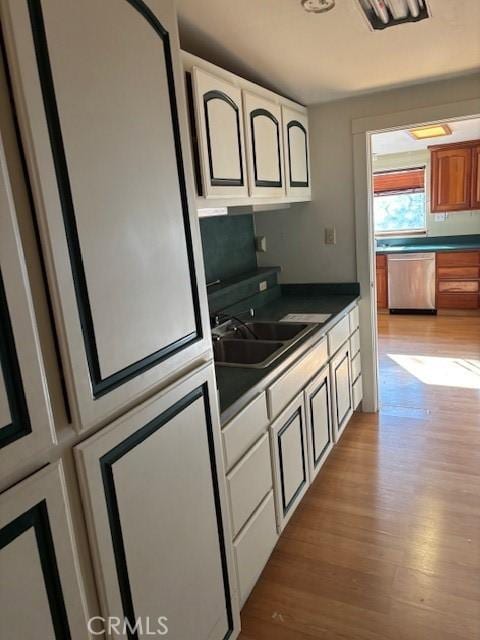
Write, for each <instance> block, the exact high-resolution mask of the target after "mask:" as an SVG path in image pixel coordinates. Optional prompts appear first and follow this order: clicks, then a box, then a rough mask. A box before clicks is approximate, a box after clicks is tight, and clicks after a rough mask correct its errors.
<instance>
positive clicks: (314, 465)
mask: <svg viewBox="0 0 480 640" xmlns="http://www.w3.org/2000/svg"><path fill="white" fill-rule="evenodd" d="M331 397H332V396H331V392H330V371H329V368H328V367H325V368H324V369H323V370H322V371H321V372H320V374H319V375H318V376H317V377H316V378H315V379H314V380H312V382H311V383H310V384H309V385H308V387H307V388H306V389H305V413H306V423H307V443H308V465H309V469H310V482H312V481H313V479H314V478H315V476H316V475H317V473H318V472H319V471H320V468H321V466H322V464H323V463H324V462H325V460H326V459H327V456H328V454H329V453H330V451H331V449H332V446H333V433H332V406H331Z"/></svg>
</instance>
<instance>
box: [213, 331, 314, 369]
mask: <svg viewBox="0 0 480 640" xmlns="http://www.w3.org/2000/svg"><path fill="white" fill-rule="evenodd" d="M317 327H318V325H316V324H307V323H303V322H251V321H250V322H245V323H243V324H240V323H238V324H236V325H235V326H234V327H233V328H229V327H228V328H227V329H226V330H225V329H223V331H222V330H220V331H214V338H215V339H214V342H213V355H214V359H215V363H216V364H219V365H224V366H230V367H253V368H257V369H262V368H264V367H268V365H270V364H271V363H272V362H273V361H274V360H275V359H276V358H278V357H279V356H280V355H281V354H282V353H284V352H285V351H286V350H287V349H289V348H290V347H291V346H292V344H294V343H295V342H297V340H300V338H302V337H303V336H305V335H307V334H308V333H310V332H311V331H314V330H315V329H316V328H317Z"/></svg>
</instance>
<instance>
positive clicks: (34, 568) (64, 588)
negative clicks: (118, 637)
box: [0, 462, 93, 640]
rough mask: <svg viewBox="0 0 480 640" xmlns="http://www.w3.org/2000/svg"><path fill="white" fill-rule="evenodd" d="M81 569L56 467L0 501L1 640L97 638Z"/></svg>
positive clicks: (6, 493)
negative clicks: (91, 627) (92, 631)
mask: <svg viewBox="0 0 480 640" xmlns="http://www.w3.org/2000/svg"><path fill="white" fill-rule="evenodd" d="M78 566H79V565H78V558H77V553H76V549H75V543H74V539H73V533H72V523H71V520H70V514H69V507H68V502H67V496H66V490H65V478H64V475H63V470H62V466H61V463H60V462H57V463H56V464H52V465H49V466H47V467H45V468H44V469H42V470H41V471H38V472H37V473H35V474H34V475H32V476H30V477H29V478H27V479H26V480H24V481H23V482H20V483H19V484H17V485H15V486H13V487H12V488H11V489H8V490H7V491H5V492H4V493H3V494H2V495H1V496H0V575H1V576H2V588H1V589H0V610H1V612H2V615H1V616H0V637H1V638H2V640H27V639H29V638H45V639H47V638H48V640H53V639H55V640H66V639H67V638H72V640H76V639H77V640H85V638H93V636H92V635H91V634H90V633H89V632H88V627H87V623H88V615H87V612H86V607H85V595H84V592H83V587H82V582H81V578H80V575H79V569H78Z"/></svg>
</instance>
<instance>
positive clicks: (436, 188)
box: [431, 147, 472, 213]
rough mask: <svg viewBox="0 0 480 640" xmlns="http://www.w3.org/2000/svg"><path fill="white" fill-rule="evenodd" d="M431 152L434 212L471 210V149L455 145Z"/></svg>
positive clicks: (432, 207)
mask: <svg viewBox="0 0 480 640" xmlns="http://www.w3.org/2000/svg"><path fill="white" fill-rule="evenodd" d="M431 153H432V155H431V161H432V162H431V189H432V193H431V209H432V212H433V213H435V212H440V211H465V210H466V209H470V199H471V172H472V149H471V148H470V147H453V148H445V149H434V150H433V151H432V152H431Z"/></svg>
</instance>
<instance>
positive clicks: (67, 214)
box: [2, 0, 210, 429]
mask: <svg viewBox="0 0 480 640" xmlns="http://www.w3.org/2000/svg"><path fill="white" fill-rule="evenodd" d="M5 8H6V10H5V11H4V15H2V19H3V20H4V28H5V33H6V47H7V57H8V61H9V65H10V68H11V75H12V79H13V87H14V97H15V101H16V103H17V108H18V111H19V116H20V118H19V119H20V127H21V132H22V137H23V143H24V147H25V152H26V156H27V163H28V168H29V174H30V179H31V182H32V188H33V193H34V199H35V206H36V210H37V215H38V218H39V226H40V232H41V240H42V244H43V247H44V251H45V254H46V264H47V270H48V277H49V283H50V287H51V290H52V297H53V303H54V311H55V315H56V322H57V328H58V331H59V333H60V345H61V348H62V356H63V360H64V367H65V371H66V378H67V386H68V390H69V394H70V399H71V405H72V410H73V414H74V420H75V423H76V426H77V428H79V429H83V428H87V427H90V426H92V425H95V424H99V423H101V422H105V421H106V420H107V419H108V418H109V417H110V416H112V415H113V414H117V413H119V412H120V411H121V410H122V409H124V408H125V407H126V406H128V405H131V404H132V403H133V402H135V401H137V400H138V399H139V398H140V397H141V396H142V395H144V394H146V393H147V392H148V391H149V390H151V389H153V388H154V387H155V386H157V385H159V384H160V382H162V381H165V380H166V379H167V378H169V376H172V375H174V374H175V375H178V372H179V370H181V369H182V368H183V367H186V366H189V365H190V363H191V362H192V361H194V360H195V359H197V358H199V357H201V356H202V354H205V352H206V351H208V348H209V346H210V343H209V338H208V337H206V336H205V331H204V328H205V327H206V326H207V313H206V300H205V296H203V297H202V296H200V295H199V284H202V281H203V269H202V267H201V266H199V265H200V264H201V256H200V255H199V251H200V243H199V240H198V228H197V226H196V225H197V222H196V220H194V216H193V214H192V210H193V207H192V206H191V204H192V201H191V200H190V198H191V197H192V195H193V193H192V190H191V182H192V181H191V172H190V170H187V171H185V165H188V164H189V163H190V162H191V159H190V150H189V144H188V136H185V137H184V133H185V130H186V129H187V117H186V107H185V100H184V91H183V82H182V75H181V68H180V63H179V56H178V52H179V45H178V36H177V27H176V20H175V12H174V9H173V3H172V2H170V1H165V0H151V1H150V2H149V3H148V6H147V4H146V3H145V2H142V0H102V2H98V0H82V2H78V1H77V0H43V1H42V2H40V1H39V0H32V1H31V2H28V3H27V2H17V0H5ZM207 336H208V333H207Z"/></svg>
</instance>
